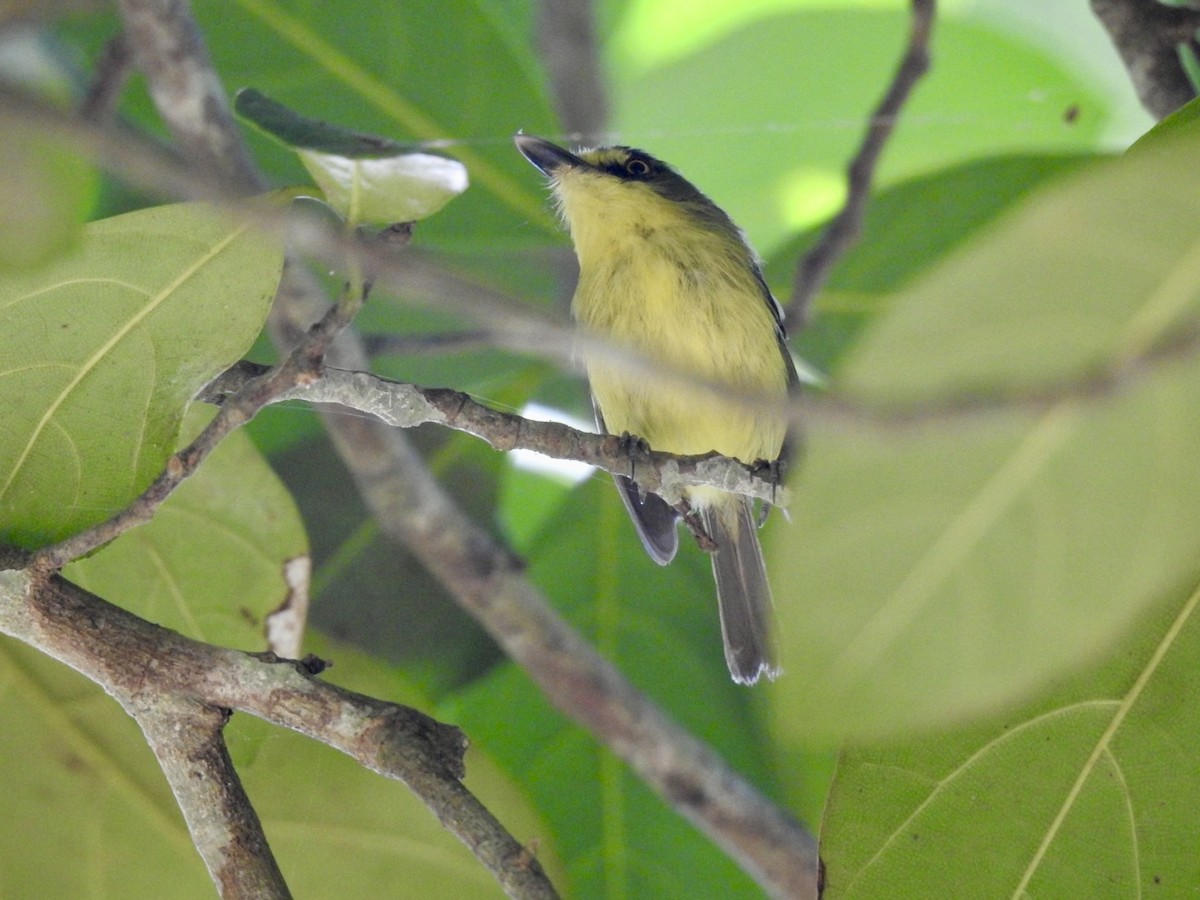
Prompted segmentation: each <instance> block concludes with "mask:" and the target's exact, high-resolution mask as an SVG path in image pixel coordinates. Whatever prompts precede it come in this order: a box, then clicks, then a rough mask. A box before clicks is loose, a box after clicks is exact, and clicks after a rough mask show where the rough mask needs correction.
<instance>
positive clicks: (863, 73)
mask: <svg viewBox="0 0 1200 900" xmlns="http://www.w3.org/2000/svg"><path fill="white" fill-rule="evenodd" d="M899 6H900V5H899V4H896V7H897V8H895V9H875V8H866V7H863V6H861V5H860V6H857V7H856V8H854V9H827V8H822V9H804V10H795V11H791V12H788V13H786V14H783V13H781V14H779V15H775V16H770V17H764V18H761V19H759V20H757V21H754V22H751V23H748V24H746V25H745V26H744V27H741V28H738V29H737V30H735V31H733V32H731V33H729V34H726V35H724V36H722V37H721V38H720V39H719V40H716V41H714V42H713V43H711V44H708V45H706V46H703V47H701V48H699V49H698V50H697V51H696V52H695V53H694V54H692V55H689V56H686V57H683V58H681V59H678V60H676V61H672V62H667V63H665V64H662V65H660V66H658V67H656V68H654V69H652V70H650V71H642V70H640V69H638V68H637V67H623V66H620V65H616V66H614V67H613V73H614V76H615V78H616V81H615V84H614V101H613V106H614V110H615V115H614V124H615V125H617V126H619V128H620V138H621V142H622V143H632V144H635V145H639V146H643V147H644V148H645V149H646V150H649V151H650V152H651V153H653V154H654V155H655V156H658V157H660V158H662V159H666V160H667V161H668V162H671V163H672V164H674V165H676V166H677V167H679V169H680V170H681V171H682V172H683V174H684V175H685V176H687V177H688V178H690V179H692V180H694V181H695V182H696V184H697V185H698V186H699V187H700V188H701V190H703V191H705V192H706V193H708V194H709V195H710V196H712V197H713V199H714V200H716V202H717V203H718V204H719V205H721V206H722V207H723V208H724V209H725V210H726V211H727V212H728V213H729V214H730V215H731V216H732V217H733V219H734V221H736V222H737V223H738V224H739V225H741V226H742V227H743V228H745V229H746V231H747V233H748V234H749V235H750V238H751V240H752V242H753V243H754V244H755V245H756V246H758V247H759V249H760V250H763V251H766V250H769V249H770V248H773V247H774V245H775V244H776V243H777V242H778V241H779V240H780V239H781V238H782V237H783V236H784V235H785V234H787V233H789V232H790V231H791V230H793V229H794V228H795V227H796V226H797V224H799V223H798V222H797V221H796V220H795V218H794V217H793V216H792V214H791V213H790V211H789V207H788V198H789V196H791V195H792V194H796V193H799V194H801V196H802V197H803V196H804V195H805V191H804V186H805V185H810V187H809V189H808V190H809V192H812V191H818V190H821V189H826V188H827V187H828V185H829V184H830V183H832V184H841V183H842V182H843V180H844V177H845V176H844V172H845V167H846V165H847V163H848V162H849V160H850V158H851V156H852V155H853V153H854V151H855V149H856V148H857V145H858V142H859V141H860V140H861V135H862V133H863V131H864V130H865V127H866V120H867V117H868V116H869V115H870V113H871V111H872V110H873V109H874V108H875V105H876V104H877V102H878V100H879V98H880V97H881V96H882V94H883V91H884V90H885V88H886V85H887V84H888V83H889V81H890V79H891V77H892V74H893V71H894V69H895V66H896V61H897V60H898V59H899V56H900V52H901V49H902V46H903V43H904V41H905V39H906V38H907V35H908V31H909V26H908V19H909V16H908V13H907V11H906V10H904V9H901V8H899ZM932 54H933V59H934V61H935V62H934V65H933V67H932V69H931V70H930V73H929V75H928V76H927V77H926V78H925V79H923V80H922V81H921V83H920V84H919V85H918V87H917V89H916V92H915V94H914V96H913V98H912V102H911V104H910V105H909V106H908V107H907V108H906V109H905V111H904V114H903V117H902V119H901V121H900V123H899V126H898V128H897V131H896V133H895V136H894V138H893V139H892V140H891V141H889V143H888V146H887V151H886V153H885V154H884V156H883V158H882V160H881V164H880V171H879V173H878V178H879V181H878V183H879V184H880V185H887V184H890V183H893V182H895V181H898V180H900V179H903V178H911V177H913V176H914V175H917V174H919V173H923V172H929V171H934V170H936V169H939V168H942V167H945V166H948V165H952V164H956V163H960V162H962V161H965V160H969V159H973V158H976V157H979V156H985V155H986V156H998V155H1003V154H1008V153H1016V152H1021V153H1046V154H1051V153H1075V152H1080V151H1088V152H1090V151H1092V150H1094V148H1095V145H1096V142H1097V138H1098V137H1099V135H1100V133H1101V131H1102V128H1103V126H1104V124H1105V120H1106V118H1107V116H1108V103H1109V101H1107V100H1106V99H1105V98H1102V97H1098V96H1096V94H1095V93H1094V91H1093V90H1092V88H1091V87H1090V86H1089V82H1088V81H1086V80H1084V79H1083V78H1081V77H1078V76H1076V75H1074V74H1072V73H1070V72H1069V71H1067V70H1065V69H1064V68H1063V67H1062V65H1061V64H1060V63H1059V62H1057V61H1055V60H1053V59H1052V58H1050V57H1049V56H1047V55H1046V54H1045V53H1044V52H1042V51H1041V50H1038V49H1035V48H1033V47H1031V46H1030V45H1029V44H1027V43H1023V42H1020V41H1018V40H1014V39H1013V38H1012V37H1011V36H1009V35H1006V34H1003V33H1001V32H1000V31H998V30H996V29H993V28H990V27H981V26H980V25H977V24H972V23H969V22H965V21H960V20H957V19H955V18H954V17H952V16H940V17H939V19H938V23H937V28H936V29H935V30H934V41H933V47H932ZM832 73H836V77H834V76H833V75H832ZM784 98H786V99H784ZM1068 108H1071V109H1074V110H1076V111H1077V113H1078V114H1077V115H1076V116H1075V117H1074V118H1073V119H1072V120H1071V121H1067V119H1066V118H1065V117H1064V111H1065V110H1067V109H1068ZM664 123H668V124H664ZM811 222H812V218H811V217H808V218H806V219H805V220H804V224H809V223H811Z"/></svg>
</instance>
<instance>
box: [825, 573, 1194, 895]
mask: <svg viewBox="0 0 1200 900" xmlns="http://www.w3.org/2000/svg"><path fill="white" fill-rule="evenodd" d="M1172 601H1173V602H1171V603H1170V604H1163V608H1161V609H1158V610H1155V611H1154V613H1153V615H1151V616H1149V617H1147V618H1145V619H1144V620H1143V621H1142V623H1141V624H1140V627H1139V628H1138V631H1137V633H1136V635H1135V636H1134V637H1133V638H1132V639H1131V640H1130V641H1129V642H1128V643H1127V644H1125V645H1124V646H1122V647H1121V648H1119V649H1118V651H1117V652H1114V653H1112V654H1110V655H1109V657H1108V658H1107V660H1106V661H1105V662H1104V663H1103V664H1101V665H1098V666H1096V667H1095V668H1094V669H1093V670H1091V671H1089V672H1087V673H1086V674H1084V675H1082V676H1080V677H1079V678H1077V679H1074V680H1072V681H1071V682H1070V683H1069V684H1067V685H1066V686H1065V687H1062V688H1060V689H1058V690H1056V691H1055V692H1054V693H1053V695H1052V696H1049V697H1044V698H1041V699H1039V700H1038V701H1037V702H1035V703H1031V704H1029V705H1028V706H1026V707H1025V708H1023V709H1021V710H1019V711H1016V712H1014V713H1011V714H1009V715H1006V716H1003V717H1000V718H996V719H994V720H992V721H989V722H987V723H985V724H984V725H981V726H979V727H975V728H971V729H968V730H964V731H958V732H953V733H946V734H939V735H938V736H937V737H935V738H930V739H926V740H921V741H915V742H912V743H907V744H896V745H891V746H877V747H871V748H864V749H859V750H851V751H849V752H847V753H846V754H844V755H843V757H842V759H841V761H840V762H839V765H838V771H837V777H836V779H835V781H834V786H833V790H832V793H831V795H830V800H829V806H828V808H827V811H826V819H825V827H824V828H823V830H822V858H823V859H824V861H825V864H826V893H825V896H826V897H829V898H840V897H855V898H869V897H879V898H884V897H896V896H927V895H929V894H933V893H938V892H939V890H940V889H941V888H944V886H945V885H947V884H959V885H970V886H971V893H972V894H973V895H978V896H990V897H1015V896H1030V897H1042V896H1045V897H1066V896H1088V897H1138V896H1152V895H1154V894H1156V893H1161V894H1162V895H1163V896H1183V895H1185V894H1186V893H1188V892H1189V891H1190V890H1191V889H1192V888H1193V887H1194V886H1195V885H1196V884H1197V883H1198V882H1200V857H1198V856H1197V855H1196V852H1195V847H1194V846H1192V845H1191V844H1190V843H1189V842H1188V841H1186V840H1180V835H1184V834H1188V833H1189V832H1190V830H1191V829H1192V827H1193V823H1194V820H1195V810H1196V805H1197V803H1200V776H1198V775H1197V769H1196V765H1195V759H1194V754H1193V752H1192V750H1191V748H1192V747H1193V746H1194V744H1195V736H1196V734H1197V733H1200V707H1197V704H1196V703H1195V702H1193V698H1194V697H1195V696H1196V692H1197V689H1198V688H1200V682H1198V680H1197V675H1196V667H1195V659H1196V657H1197V654H1200V620H1198V619H1197V615H1196V607H1197V604H1198V603H1200V591H1197V592H1194V593H1192V594H1191V596H1190V597H1189V596H1181V595H1179V594H1175V595H1174V596H1173V597H1172Z"/></svg>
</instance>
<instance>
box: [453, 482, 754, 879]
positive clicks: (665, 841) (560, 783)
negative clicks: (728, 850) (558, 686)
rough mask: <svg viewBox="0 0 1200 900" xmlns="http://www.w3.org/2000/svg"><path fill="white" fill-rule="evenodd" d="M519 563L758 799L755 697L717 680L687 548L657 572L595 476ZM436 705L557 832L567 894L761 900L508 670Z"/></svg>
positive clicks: (714, 630) (710, 614)
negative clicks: (747, 782)
mask: <svg viewBox="0 0 1200 900" xmlns="http://www.w3.org/2000/svg"><path fill="white" fill-rule="evenodd" d="M530 559H531V569H530V575H531V577H532V578H533V579H534V581H535V582H537V584H538V585H539V587H541V588H542V589H543V590H544V591H545V592H546V594H547V596H548V597H550V598H551V600H552V601H553V602H554V603H555V604H556V605H557V606H558V607H559V608H560V609H561V610H563V611H564V613H565V615H567V617H568V618H569V619H571V620H572V622H573V624H575V625H576V627H578V628H580V629H581V630H582V631H583V632H584V633H585V634H586V635H587V636H588V637H590V638H591V639H592V640H593V641H594V642H595V643H596V645H597V646H598V648H599V649H600V650H601V652H603V653H604V654H605V655H606V656H607V657H608V658H609V659H611V660H612V661H613V662H614V663H615V664H616V665H617V666H618V667H619V668H620V669H621V670H622V671H623V672H624V673H625V674H626V675H627V676H628V677H629V678H630V679H631V680H632V681H633V682H634V683H635V684H637V685H639V686H640V687H642V688H643V689H645V690H646V691H647V692H648V693H649V694H650V695H651V696H653V697H654V698H655V699H656V700H657V701H658V702H660V703H662V704H663V705H664V706H665V707H666V708H667V709H668V710H669V711H670V713H671V714H672V715H673V716H675V717H676V718H677V719H678V720H680V721H681V722H682V723H683V724H684V725H685V726H687V727H689V728H691V729H693V730H694V732H695V733H696V734H698V735H700V736H701V737H702V738H703V739H704V740H706V741H709V742H710V743H711V744H712V745H713V746H714V748H715V749H716V750H717V751H718V752H720V753H721V754H722V755H723V756H724V757H725V758H726V759H727V760H729V762H730V763H731V764H733V765H734V766H736V767H738V768H739V769H740V770H741V771H743V772H744V773H746V774H747V775H748V777H750V778H752V779H754V780H755V781H757V782H759V783H760V784H764V785H766V787H767V789H769V787H770V783H771V778H770V775H769V773H768V772H767V771H766V770H765V767H764V763H765V757H764V754H763V753H762V749H761V740H762V735H761V731H760V728H759V726H758V724H757V723H756V721H755V720H754V717H753V714H752V710H751V709H750V704H751V702H752V701H753V694H752V693H751V692H749V691H747V690H746V689H744V688H740V687H738V686H736V685H734V684H733V683H732V682H731V681H730V679H729V674H728V672H727V671H726V668H725V661H724V657H723V654H722V650H721V631H720V625H719V624H718V622H717V617H716V600H715V594H714V589H713V583H712V575H711V572H710V570H709V565H708V561H707V559H706V558H704V555H703V554H702V553H701V552H700V551H699V550H697V549H696V548H695V547H686V548H683V549H682V550H681V552H680V558H679V559H677V560H676V561H675V563H674V564H673V565H672V566H671V567H670V568H662V567H660V566H657V565H655V564H654V563H653V562H652V561H651V560H650V559H649V557H647V556H646V554H645V552H644V551H643V550H642V547H641V544H640V543H639V542H638V540H637V538H636V537H635V535H634V531H633V526H632V524H631V523H630V522H629V521H628V518H627V516H626V514H625V511H624V508H623V507H622V506H621V503H620V500H619V499H618V497H617V495H616V490H615V489H614V488H613V486H612V483H611V481H610V480H609V479H608V478H595V479H592V480H590V481H589V482H587V483H586V484H584V485H582V486H581V487H580V488H578V489H577V490H575V491H574V492H573V493H572V495H571V497H570V498H569V499H568V501H567V502H566V504H565V505H564V507H563V509H562V510H561V512H560V513H559V514H558V515H556V516H555V517H553V518H552V519H551V520H550V521H549V522H548V523H547V524H546V527H545V529H544V530H543V533H542V537H541V540H540V541H539V542H538V543H537V545H535V547H534V548H532V549H531V552H530ZM443 709H444V710H445V715H446V716H447V717H449V718H452V719H454V720H455V721H458V722H460V724H461V725H462V726H463V727H464V728H465V729H466V730H467V732H468V734H470V735H471V738H472V740H473V741H475V742H477V743H478V744H479V745H480V746H481V747H483V748H484V749H486V750H487V751H488V752H489V753H491V754H492V755H494V756H495V758H496V759H497V761H498V762H499V763H500V764H501V765H502V766H503V767H504V768H505V770H506V771H507V772H509V773H510V775H511V776H512V777H513V778H514V779H516V780H517V781H518V782H519V783H520V784H522V785H523V786H524V787H525V790H526V791H527V792H528V793H529V796H530V797H531V799H532V800H533V802H534V803H535V804H536V806H537V808H538V809H539V810H540V812H541V813H542V815H543V816H545V818H546V820H547V821H548V822H549V823H550V825H551V827H552V829H553V832H554V834H555V835H557V836H558V839H559V849H560V852H561V854H562V857H563V861H564V863H565V864H566V866H567V869H568V873H569V876H570V879H571V889H572V890H571V893H572V894H573V895H577V896H581V897H593V896H614V895H622V894H624V895H627V896H644V897H663V896H707V895H710V894H711V893H712V889H713V888H712V886H713V885H720V886H721V889H720V893H721V896H722V897H758V896H760V892H759V890H758V889H757V888H756V887H755V886H754V885H753V884H752V883H751V882H750V880H749V879H748V878H747V876H746V875H745V874H743V873H741V872H740V871H739V870H738V869H737V867H736V866H735V865H734V864H733V863H732V862H730V861H729V860H728V859H726V858H725V857H724V856H723V855H721V854H719V853H716V852H713V850H712V847H711V845H710V844H709V843H708V841H707V839H706V838H704V837H703V836H701V835H700V834H699V833H698V832H697V831H695V829H694V828H692V826H691V825H689V824H688V823H687V822H686V821H685V820H684V819H682V818H680V817H679V816H678V815H677V814H676V813H674V812H673V811H671V810H670V809H668V808H667V807H666V806H665V805H664V804H663V802H662V801H661V800H660V799H659V798H658V797H657V796H656V795H654V794H653V793H651V792H650V791H649V789H647V788H646V787H645V786H644V785H643V784H642V783H641V782H640V780H639V779H637V778H636V777H635V776H634V775H632V774H631V773H630V772H629V771H628V770H627V769H626V768H625V766H624V765H623V764H622V763H620V762H619V761H618V760H616V759H615V758H614V757H613V756H612V754H611V753H610V752H609V751H608V750H606V749H602V748H600V747H599V746H598V745H597V744H596V742H595V741H594V740H593V738H592V737H591V736H590V735H588V734H587V733H586V732H584V731H583V730H582V729H580V728H579V727H578V726H576V725H574V724H572V723H570V722H569V721H567V720H566V719H565V718H564V717H563V716H562V715H561V714H559V713H558V712H557V711H555V710H553V709H552V708H551V707H550V706H549V705H548V704H547V702H546V700H545V699H544V697H542V695H541V693H540V692H539V691H538V689H537V688H536V687H534V685H533V684H532V683H531V682H530V681H529V679H528V678H527V676H525V675H524V673H523V672H521V671H520V670H519V669H517V668H516V667H514V666H512V665H511V664H508V665H504V666H501V667H499V668H498V669H497V670H496V671H494V672H493V673H491V674H489V675H488V676H486V677H485V678H483V679H480V680H479V681H478V682H477V683H475V684H474V685H472V686H471V687H469V688H467V689H465V690H464V691H462V692H461V693H460V694H459V695H457V696H454V697H452V698H450V699H448V700H447V701H446V702H445V703H444V704H443ZM513 710H520V711H521V713H520V715H513V712H512V711H513ZM680 859H687V860H688V863H687V865H686V866H680V865H678V864H677V861H678V860H680Z"/></svg>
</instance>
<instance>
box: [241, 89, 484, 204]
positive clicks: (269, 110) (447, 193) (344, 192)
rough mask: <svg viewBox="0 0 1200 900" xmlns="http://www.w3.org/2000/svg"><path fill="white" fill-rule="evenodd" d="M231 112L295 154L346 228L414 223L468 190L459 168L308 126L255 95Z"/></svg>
mask: <svg viewBox="0 0 1200 900" xmlns="http://www.w3.org/2000/svg"><path fill="white" fill-rule="evenodd" d="M234 108H235V109H236V111H237V113H238V114H239V115H240V116H242V117H243V118H245V119H247V120H248V121H250V122H251V123H253V124H254V125H257V126H258V127H259V128H260V129H262V130H263V131H264V132H266V133H267V134H269V135H271V136H272V137H274V138H276V139H277V140H279V141H281V142H282V143H283V144H285V145H286V146H288V147H291V148H292V149H293V150H295V151H296V152H297V153H298V154H299V155H300V161H301V162H303V163H304V167H305V168H306V169H307V170H308V173H309V174H310V175H311V176H312V177H313V180H314V181H315V182H316V183H317V186H318V187H320V188H321V190H322V191H323V192H324V195H325V200H326V201H327V202H328V203H329V205H330V206H332V207H333V208H334V209H336V210H337V211H338V212H339V213H340V214H341V215H342V216H344V217H345V218H346V220H347V221H349V222H352V223H355V224H359V223H364V222H368V223H391V222H415V221H417V220H418V219H424V218H426V217H427V216H431V215H433V214H434V213H435V212H437V211H438V210H439V209H441V208H442V207H443V206H445V205H446V203H448V202H449V201H450V200H452V199H453V198H454V197H457V196H458V195H459V194H461V193H462V192H463V191H465V190H466V189H467V170H466V168H465V167H464V166H463V165H462V163H460V162H458V161H457V160H453V159H448V158H447V157H444V156H438V155H436V154H432V153H413V152H410V151H409V150H408V149H407V148H405V147H404V145H402V144H399V143H397V142H395V141H392V140H389V139H387V138H383V137H377V136H375V135H371V134H363V133H361V132H357V131H350V130H349V129H345V128H341V127H339V126H337V125H333V124H330V123H329V122H321V121H318V120H316V119H310V118H308V117H306V116H302V115H300V114H299V113H297V112H294V111H293V110H291V109H289V108H288V107H286V106H284V105H283V104H282V103H278V102H276V101H274V100H272V99H271V98H270V97H267V96H266V95H265V94H263V93H261V92H260V91H256V90H254V89H253V88H246V89H245V90H242V91H239V92H238V95H237V98H236V100H235V105H234Z"/></svg>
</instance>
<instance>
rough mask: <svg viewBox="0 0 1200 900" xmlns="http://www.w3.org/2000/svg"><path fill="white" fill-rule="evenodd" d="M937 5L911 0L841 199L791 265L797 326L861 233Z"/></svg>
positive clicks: (925, 56) (921, 69)
mask: <svg viewBox="0 0 1200 900" xmlns="http://www.w3.org/2000/svg"><path fill="white" fill-rule="evenodd" d="M936 11H937V9H936V3H935V0H912V26H911V28H910V30H909V37H908V46H907V47H906V48H905V51H904V56H903V58H902V59H901V60H900V66H899V67H898V68H897V69H896V74H895V75H894V76H893V77H892V83H891V85H890V86H889V87H888V90H887V93H886V94H884V96H883V99H882V100H881V101H880V103H879V106H878V107H877V108H876V109H875V112H874V113H873V114H872V115H871V120H870V125H869V127H868V128H867V134H866V136H865V137H864V138H863V142H862V146H860V147H859V149H858V153H857V154H856V155H855V157H854V159H853V160H852V161H851V163H850V168H849V171H848V182H849V183H848V191H847V194H846V202H845V204H844V205H843V206H842V209H841V212H839V213H838V214H837V215H836V216H834V218H833V220H832V221H831V222H830V223H829V225H828V226H827V227H826V229H825V231H824V233H823V234H822V235H821V238H820V240H818V241H817V243H816V245H815V246H814V247H813V248H812V249H811V250H809V251H808V252H807V253H806V254H805V255H804V258H803V259H801V260H800V263H799V264H798V265H797V266H796V274H795V277H794V278H793V280H792V296H791V299H790V300H789V301H788V304H787V315H788V318H790V319H793V320H794V321H796V322H798V323H799V325H800V327H803V326H804V324H805V323H806V322H807V320H808V315H809V307H810V306H811V305H812V301H813V298H814V297H816V295H817V294H818V293H820V291H821V288H822V287H824V286H825V281H826V280H827V279H828V278H829V273H830V272H831V271H832V270H833V267H834V266H835V265H836V264H837V263H838V261H839V260H840V259H841V258H842V257H843V256H845V255H846V251H847V250H849V249H850V248H851V247H852V246H854V244H855V243H856V242H857V241H858V239H859V237H860V236H861V234H862V226H863V219H864V217H865V216H866V211H867V203H868V201H869V200H870V196H871V183H872V181H873V179H874V177H875V167H876V165H877V164H878V163H879V157H880V156H881V155H882V154H883V148H884V146H886V144H887V141H888V139H889V138H890V137H891V135H892V132H893V131H894V130H895V127H896V123H897V122H899V120H900V110H901V109H902V108H903V106H904V104H905V102H907V100H908V98H909V96H910V95H911V94H912V91H913V88H915V87H916V85H917V82H919V81H920V80H921V78H922V76H923V75H924V74H925V73H926V72H927V71H928V69H929V41H930V38H931V36H932V34H933V19H934V14H935V13H936Z"/></svg>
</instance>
